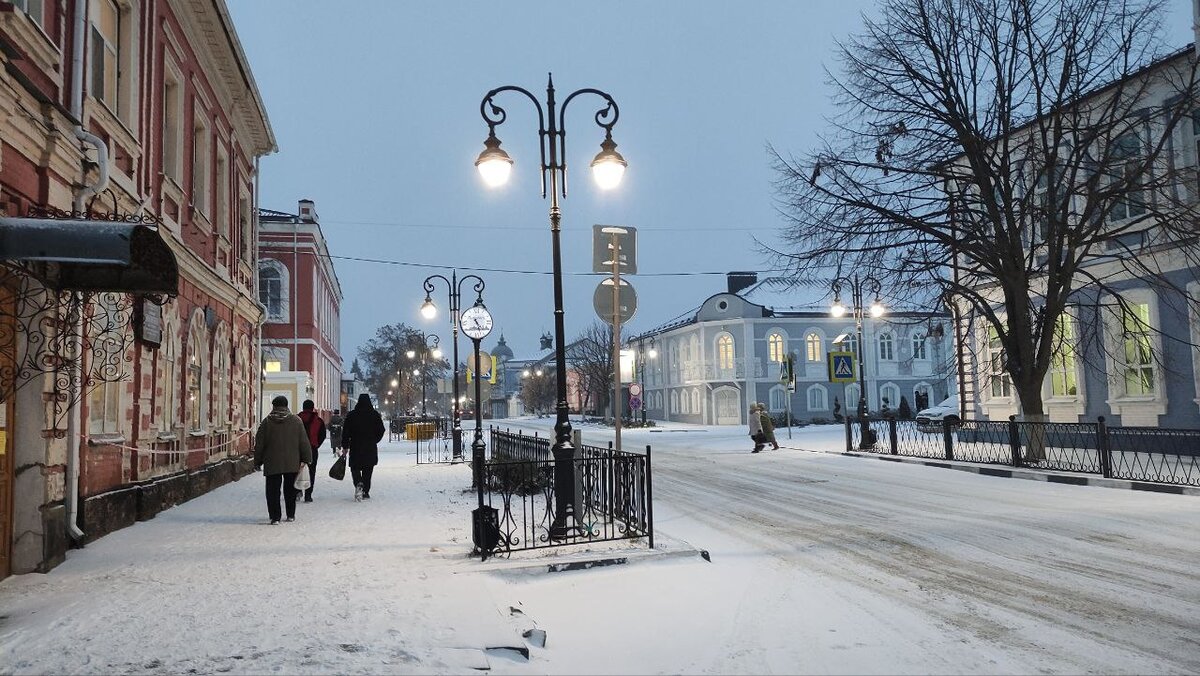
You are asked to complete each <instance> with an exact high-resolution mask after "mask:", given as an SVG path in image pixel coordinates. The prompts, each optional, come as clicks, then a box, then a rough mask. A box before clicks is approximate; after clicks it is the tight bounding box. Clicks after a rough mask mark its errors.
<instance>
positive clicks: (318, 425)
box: [300, 399, 325, 502]
mask: <svg viewBox="0 0 1200 676" xmlns="http://www.w3.org/2000/svg"><path fill="white" fill-rule="evenodd" d="M300 421H301V422H303V423H304V431H305V432H307V433H308V443H309V444H311V445H312V462H310V463H308V488H307V489H306V490H305V491H304V501H305V502H312V492H313V486H315V485H316V483H317V449H318V448H320V447H321V444H323V443H325V421H324V420H322V419H321V416H319V415H317V405H316V404H314V403H313V400H312V399H305V400H304V410H303V411H300Z"/></svg>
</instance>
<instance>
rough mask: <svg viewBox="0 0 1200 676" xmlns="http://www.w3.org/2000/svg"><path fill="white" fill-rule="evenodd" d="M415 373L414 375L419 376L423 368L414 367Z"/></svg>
mask: <svg viewBox="0 0 1200 676" xmlns="http://www.w3.org/2000/svg"><path fill="white" fill-rule="evenodd" d="M413 375H414V376H419V375H421V369H413Z"/></svg>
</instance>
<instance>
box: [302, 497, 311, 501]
mask: <svg viewBox="0 0 1200 676" xmlns="http://www.w3.org/2000/svg"><path fill="white" fill-rule="evenodd" d="M304 501H305V502H312V498H311V497H306V498H304Z"/></svg>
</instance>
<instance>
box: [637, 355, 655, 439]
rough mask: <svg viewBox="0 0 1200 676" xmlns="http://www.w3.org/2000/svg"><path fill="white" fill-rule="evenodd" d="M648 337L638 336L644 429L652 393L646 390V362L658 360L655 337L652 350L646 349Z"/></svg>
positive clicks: (638, 363) (638, 364)
mask: <svg viewBox="0 0 1200 676" xmlns="http://www.w3.org/2000/svg"><path fill="white" fill-rule="evenodd" d="M645 341H646V337H645V336H644V335H643V336H638V339H637V346H638V347H637V364H636V366H637V368H638V370H639V371H640V376H639V378H638V383H639V384H641V386H642V427H645V426H646V409H647V408H649V406H648V405H647V404H648V402H647V400H648V399H649V398H650V391H649V390H648V389H646V361H647V360H649V359H657V358H658V350H656V349H654V337H653V336H651V338H650V349H648V350H647V349H645Z"/></svg>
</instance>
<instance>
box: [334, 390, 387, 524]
mask: <svg viewBox="0 0 1200 676" xmlns="http://www.w3.org/2000/svg"><path fill="white" fill-rule="evenodd" d="M386 433H387V428H385V427H384V426H383V417H382V416H380V415H379V411H376V410H375V406H374V405H372V404H371V397H370V395H367V394H360V395H358V403H357V404H355V406H354V410H353V411H350V414H349V415H347V416H346V422H345V423H344V424H343V425H342V448H344V449H346V450H347V451H349V453H350V459H349V460H350V461H349V463H347V464H349V465H350V476H351V477H352V478H353V479H354V499H355V500H369V499H370V498H371V474H372V473H373V472H374V471H375V465H377V464H379V441H380V440H381V439H383V435H384V434H386Z"/></svg>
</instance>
